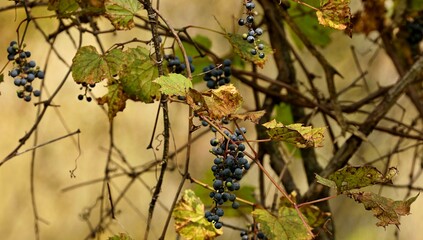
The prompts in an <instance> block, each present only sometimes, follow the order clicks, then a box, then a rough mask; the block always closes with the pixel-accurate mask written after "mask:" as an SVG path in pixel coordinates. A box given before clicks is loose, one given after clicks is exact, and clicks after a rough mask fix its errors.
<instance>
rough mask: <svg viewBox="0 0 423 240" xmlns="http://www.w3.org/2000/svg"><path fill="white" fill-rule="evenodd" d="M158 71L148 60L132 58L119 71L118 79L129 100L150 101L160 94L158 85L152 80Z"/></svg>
mask: <svg viewBox="0 0 423 240" xmlns="http://www.w3.org/2000/svg"><path fill="white" fill-rule="evenodd" d="M158 75H159V74H158V71H157V68H156V66H155V65H154V63H153V62H152V61H150V60H148V61H143V60H140V59H136V60H134V61H133V62H132V63H130V64H129V65H128V66H127V69H125V70H123V71H121V74H120V80H121V83H122V86H123V90H124V91H125V93H126V94H127V95H128V97H129V98H130V99H131V100H134V101H141V102H145V103H151V102H153V100H154V99H158V98H159V96H160V92H159V89H160V85H159V84H157V83H155V82H153V80H154V79H156V78H157V77H158Z"/></svg>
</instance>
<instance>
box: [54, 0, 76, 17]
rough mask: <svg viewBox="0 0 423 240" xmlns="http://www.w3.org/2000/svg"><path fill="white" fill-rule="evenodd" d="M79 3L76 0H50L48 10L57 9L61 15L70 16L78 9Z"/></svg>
mask: <svg viewBox="0 0 423 240" xmlns="http://www.w3.org/2000/svg"><path fill="white" fill-rule="evenodd" d="M78 8H79V4H78V2H77V1H76V0H49V3H48V10H51V11H57V12H58V16H59V17H64V16H68V15H69V14H72V13H73V12H75V11H77V10H78Z"/></svg>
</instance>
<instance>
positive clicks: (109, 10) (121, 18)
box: [104, 0, 141, 30]
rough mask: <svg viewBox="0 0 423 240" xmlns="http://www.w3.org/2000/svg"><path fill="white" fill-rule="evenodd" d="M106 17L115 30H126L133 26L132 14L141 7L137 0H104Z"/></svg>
mask: <svg viewBox="0 0 423 240" xmlns="http://www.w3.org/2000/svg"><path fill="white" fill-rule="evenodd" d="M104 5H105V8H106V17H107V18H108V19H109V20H110V22H111V23H112V24H113V26H114V27H115V29H117V30H128V29H131V28H133V27H134V26H135V24H134V15H135V14H136V13H137V12H138V11H139V10H140V9H141V3H140V2H139V1H138V0H106V2H105V4H104Z"/></svg>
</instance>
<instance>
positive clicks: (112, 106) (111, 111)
mask: <svg viewBox="0 0 423 240" xmlns="http://www.w3.org/2000/svg"><path fill="white" fill-rule="evenodd" d="M107 89H108V92H107V94H106V95H104V96H103V97H101V98H98V99H97V102H98V104H100V105H103V104H105V103H107V106H108V116H109V120H110V121H112V120H113V118H114V117H115V116H116V114H117V112H119V111H123V110H124V109H125V106H126V100H127V99H128V97H127V96H126V94H125V93H124V92H123V88H122V86H121V85H120V84H117V83H114V84H111V85H109V86H108V87H107Z"/></svg>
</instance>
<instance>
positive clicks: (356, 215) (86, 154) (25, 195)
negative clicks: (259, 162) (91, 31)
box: [0, 0, 423, 240]
mask: <svg viewBox="0 0 423 240" xmlns="http://www.w3.org/2000/svg"><path fill="white" fill-rule="evenodd" d="M161 2H162V9H161V11H162V13H163V16H165V17H166V18H167V19H169V20H170V21H171V23H172V25H173V26H174V27H182V26H185V25H189V24H193V23H194V24H195V25H200V26H201V25H202V26H204V25H206V26H207V27H209V28H212V29H219V27H218V24H217V23H216V21H215V20H214V18H213V17H214V16H215V17H216V18H217V19H219V21H220V23H221V24H223V25H224V26H227V27H228V29H232V26H233V25H234V24H233V19H232V16H235V17H236V16H238V14H239V13H238V12H237V11H238V10H237V9H240V8H239V6H237V4H238V5H239V4H240V1H237V4H233V3H227V1H223V0H220V1H217V0H216V1H213V3H212V4H211V3H210V2H209V1H204V2H203V1H198V2H197V1H196V2H195V4H193V3H192V2H190V1H164V0H162V1H161ZM182 2H183V3H182ZM8 4H10V2H6V1H3V2H1V3H0V7H1V6H5V5H8ZM227 6H230V7H227ZM232 6H233V7H232ZM234 10H235V12H234ZM37 13H39V14H44V15H46V14H49V13H48V12H47V11H46V10H37ZM15 14H16V15H15ZM15 18H16V19H18V20H17V21H15ZM22 18H23V12H22V11H19V10H18V11H16V12H15V11H13V10H12V11H8V12H5V13H1V14H0V27H1V29H2V32H1V33H2V38H1V39H0V50H1V49H3V50H2V51H3V54H1V55H0V56H1V58H0V65H1V66H3V64H5V63H6V62H5V60H4V59H5V58H6V54H5V52H6V50H5V49H6V47H7V45H8V43H9V42H10V41H11V40H13V39H16V33H15V29H16V27H17V25H18V23H19V21H20V19H22ZM42 24H43V28H44V29H48V31H49V32H52V31H54V29H55V27H56V26H55V25H52V24H51V23H50V22H49V21H42ZM101 25H102V26H107V27H108V26H109V25H108V23H107V22H102V24H101ZM197 32H199V33H205V32H204V31H199V30H193V31H192V33H193V34H194V35H195V33H197ZM71 33H72V35H73V36H75V37H76V36H77V34H76V32H74V31H71ZM149 36H150V35H149V34H148V33H145V32H141V31H137V30H132V31H129V32H122V33H121V32H119V33H118V35H116V36H114V35H109V36H107V37H105V38H104V45H105V48H108V47H110V46H111V45H112V44H113V43H114V42H119V41H126V40H128V39H132V38H133V37H137V38H141V39H149V38H150V37H149ZM336 36H338V37H339V39H337V41H336V42H335V43H334V44H333V45H331V46H330V47H329V48H327V49H325V50H324V52H325V54H327V56H328V58H329V61H330V62H333V63H336V66H337V68H338V70H339V71H340V72H341V73H342V74H343V75H344V77H345V79H352V78H355V77H356V76H357V75H358V74H357V73H356V72H355V71H351V62H352V58H351V53H350V51H349V45H351V44H354V45H355V46H356V47H357V48H358V50H359V51H361V52H365V51H367V50H369V49H370V51H374V50H375V49H372V47H371V46H369V44H368V43H366V41H364V39H363V38H360V37H357V38H353V39H352V40H349V39H346V38H344V37H342V36H341V35H335V37H336ZM211 39H212V40H213V49H214V50H215V51H216V52H218V53H220V54H225V53H229V51H230V47H229V46H228V44H227V43H226V42H225V40H224V39H223V38H222V37H221V36H219V35H216V34H212V35H211ZM26 42H27V45H28V47H27V49H28V50H31V51H32V58H33V59H35V60H36V61H37V63H38V64H39V65H41V66H44V63H45V56H46V51H47V49H48V45H47V44H45V42H44V40H43V38H42V37H41V35H40V34H39V33H37V32H36V31H35V30H34V28H33V27H31V28H30V30H29V32H28V38H27V39H26ZM84 44H95V42H94V41H93V39H92V38H91V37H89V36H88V35H87V37H86V40H85V41H84ZM346 46H347V47H346ZM56 47H57V49H58V50H59V51H60V52H61V54H63V56H64V57H65V59H67V62H68V63H70V62H71V59H72V57H73V56H74V54H75V51H76V50H75V48H74V47H73V45H72V43H71V42H70V41H69V39H68V37H67V36H66V35H63V36H61V37H59V38H58V42H57V44H56ZM341 50H342V51H341ZM304 54H305V55H307V53H304ZM370 55H371V54H363V55H362V56H361V57H362V61H363V63H367V61H368V59H369V56H370ZM309 59H310V58H309ZM309 65H310V66H313V65H316V64H315V63H314V62H313V61H311V62H310V63H309ZM314 68H315V69H317V66H315V67H314ZM9 69H10V66H9ZM370 70H371V72H370V75H369V79H372V81H373V82H372V83H371V85H372V86H373V87H375V86H377V83H381V84H382V85H383V84H387V82H392V81H395V80H396V75H395V73H394V71H393V67H392V65H391V64H390V62H389V61H388V60H387V59H386V57H385V56H384V55H383V53H380V54H378V56H377V57H376V60H375V61H374V63H373V65H372V66H371V69H370ZM65 71H66V66H64V65H63V64H62V63H61V62H60V61H58V59H56V58H54V57H53V58H52V59H50V61H49V62H48V69H47V74H46V76H47V77H46V80H45V81H46V87H47V90H48V92H50V93H51V92H53V91H54V89H55V87H56V86H57V84H58V82H59V81H61V79H62V78H63V76H64V74H65ZM263 71H265V72H266V73H270V75H273V76H274V75H275V74H276V72H275V71H274V68H273V66H272V64H271V63H269V64H268V65H267V66H266V67H265V69H264V70H263ZM316 71H317V70H316ZM272 73H273V74H272ZM340 81H342V80H340ZM339 84H340V87H341V85H342V83H339ZM97 88H99V87H97ZM15 90H16V89H15V87H14V86H13V84H12V83H11V81H10V79H9V78H8V77H6V82H5V83H2V84H0V91H1V96H0V110H1V111H0V118H1V120H0V139H1V140H0V159H2V158H3V157H5V156H6V155H7V154H8V153H10V151H11V150H12V149H13V148H14V147H15V146H16V145H17V143H18V140H19V138H21V137H22V136H23V135H24V134H25V132H26V131H27V130H28V129H29V128H30V127H31V125H32V123H33V122H34V119H35V114H36V108H35V107H34V106H33V104H28V103H25V102H23V101H20V100H18V99H17V98H16V93H15ZM79 93H80V91H79V87H78V86H77V85H76V84H74V83H73V82H72V80H71V79H68V81H67V82H66V84H65V86H64V88H63V90H62V91H61V92H60V94H59V95H58V96H57V97H56V98H55V101H54V104H57V105H59V107H57V108H50V109H49V110H48V112H47V114H46V116H45V118H44V119H43V121H42V123H41V124H40V127H39V131H38V134H39V143H43V142H46V141H49V140H51V139H54V138H57V137H60V136H63V135H65V134H67V133H68V132H67V130H66V129H69V130H70V131H74V130H76V129H80V130H81V132H82V133H81V134H80V138H79V140H80V146H81V153H82V155H81V157H80V158H79V159H78V169H77V170H76V172H75V175H76V178H70V174H69V170H71V169H73V168H74V161H75V159H76V158H77V156H78V155H79V150H78V146H77V144H76V142H77V138H76V137H73V138H67V139H64V140H61V141H59V142H55V143H52V144H50V145H48V146H45V147H42V148H39V149H38V150H37V153H36V156H37V158H36V162H35V169H36V171H35V197H36V201H37V210H38V213H39V215H40V217H41V218H42V219H44V220H45V221H46V224H44V223H40V227H41V228H40V234H41V239H63V240H66V239H83V238H84V237H85V236H86V235H87V233H88V232H89V229H88V227H87V225H86V223H85V222H83V221H82V220H81V219H80V217H79V214H81V213H82V212H83V211H84V209H86V208H87V207H90V206H92V205H93V204H94V203H95V201H96V197H97V196H98V194H99V193H100V190H101V184H92V185H89V186H85V187H80V188H78V189H75V190H72V191H67V192H63V191H62V190H63V189H64V188H65V187H68V186H71V185H74V184H78V183H83V182H86V181H89V180H92V179H96V178H101V177H102V176H103V172H104V164H105V160H106V151H105V150H104V148H105V147H106V146H108V138H109V137H108V120H107V117H106V115H105V114H104V112H103V110H102V109H101V108H99V107H98V106H97V105H96V104H95V103H87V102H85V101H82V102H81V101H78V100H77V98H76V96H77V95H78V94H79ZM95 94H97V95H100V94H101V90H100V89H96V90H95ZM245 94H249V92H245ZM354 94H360V93H354ZM354 94H352V95H351V96H349V97H351V98H354V97H357V96H354ZM401 101H403V103H404V104H405V105H406V104H407V102H406V100H405V99H402V100H401ZM249 104H251V103H248V102H247V103H246V106H247V107H248V106H252V105H249ZM156 110H157V105H156V104H152V105H146V104H140V103H132V102H129V103H128V105H127V107H126V109H125V111H124V112H123V113H119V114H118V117H117V118H116V121H115V136H116V140H115V142H116V144H117V146H119V147H120V148H121V149H122V150H123V152H124V154H125V156H126V157H127V159H128V161H129V162H130V163H132V164H133V165H141V164H143V163H145V162H147V161H150V160H153V159H154V155H153V154H152V152H151V151H147V150H146V146H147V145H148V142H149V139H150V136H151V134H152V133H151V129H152V126H153V124H154V116H155V113H156ZM409 110H410V111H411V109H408V108H407V111H409ZM399 112H400V110H399V109H397V110H395V111H392V112H391V114H394V115H395V114H398V113H399ZM170 116H171V121H172V128H173V129H172V131H173V134H174V136H175V139H176V142H175V144H176V145H177V146H178V147H179V146H181V145H182V144H183V143H185V142H186V132H187V124H186V122H187V121H186V117H187V109H186V108H185V107H181V106H176V105H175V104H172V106H171V110H170ZM406 117H407V116H406ZM315 124H316V125H319V123H318V122H316V123H315ZM251 129H252V128H251ZM210 137H211V134H208V135H207V136H205V137H203V138H202V139H201V140H200V141H198V142H196V143H194V145H193V153H192V166H191V174H192V175H193V176H194V177H196V178H199V179H201V178H202V176H203V175H204V174H205V173H206V171H208V169H209V166H210V161H211V155H210V156H209V155H208V154H207V148H208V144H207V143H208V139H209V138H210ZM252 137H254V136H252ZM370 139H371V140H372V141H373V142H374V146H369V145H368V144H365V146H364V147H363V148H362V151H361V152H360V154H359V155H360V156H362V157H365V158H367V159H373V158H375V157H377V156H378V152H384V151H386V149H389V148H390V147H391V146H392V145H393V142H394V141H395V139H385V138H381V137H380V135H378V134H373V135H372V136H371V137H370ZM32 142H33V139H30V140H29V141H28V142H27V144H26V145H25V146H24V147H23V148H22V150H24V149H26V148H29V147H31V144H32ZM156 144H157V143H156ZM328 149H329V148H324V149H319V150H318V154H319V156H320V157H321V159H322V162H324V161H325V160H327V159H328V156H329V155H328V154H327V153H326V152H325V151H327V150H328ZM183 157H184V153H183V154H181V155H179V157H178V159H177V161H175V164H180V163H182V162H183ZM410 159H411V155H410V152H406V153H405V154H402V155H400V156H398V158H396V159H395V161H396V162H395V164H394V165H397V167H398V168H399V170H400V175H399V177H398V178H397V179H395V182H402V183H406V182H407V177H408V176H407V174H408V168H409V163H410V161H411V160H410ZM30 161H31V153H26V154H23V155H20V156H18V157H16V158H13V159H12V160H10V161H9V162H8V163H6V164H4V165H3V166H2V167H0V239H11V240H14V239H34V230H33V222H34V219H33V214H32V206H31V198H30V184H29V183H30ZM355 161H356V163H359V160H358V159H356V160H355ZM300 165H301V164H300V162H299V161H296V162H294V163H293V164H292V168H296V170H295V172H296V175H297V176H303V175H302V172H301V167H300ZM254 171H256V169H255V170H254ZM157 175H158V173H157V172H151V173H147V174H145V175H143V176H142V177H141V178H142V180H143V181H145V183H147V185H148V186H149V187H150V188H146V187H145V186H144V185H143V184H142V183H141V182H137V183H136V184H135V185H134V186H133V187H132V188H131V189H130V191H129V192H128V194H127V195H126V196H127V198H126V199H127V201H126V200H125V201H124V202H123V203H122V205H120V207H119V209H120V210H121V211H122V212H121V213H120V214H119V215H118V216H117V220H116V221H115V222H114V223H113V224H112V227H111V230H112V232H114V233H118V232H127V233H128V234H130V235H131V236H132V237H134V238H135V239H142V236H143V231H144V229H145V220H146V216H147V209H148V204H149V202H150V196H151V194H150V192H151V187H153V186H154V185H155V182H156V180H157ZM255 175H256V174H255V173H252V174H249V175H248V178H247V179H246V180H244V181H245V182H248V184H250V185H257V183H256V182H257V180H256V179H257V178H256V176H255ZM179 179H180V177H179V174H178V172H177V171H174V172H172V173H169V174H168V175H166V177H165V182H164V186H165V187H164V189H163V191H162V193H161V195H160V201H161V202H162V203H163V205H165V206H169V205H170V203H171V202H172V200H173V196H174V194H175V191H176V186H177V183H178V182H179ZM126 182H127V180H126V179H119V180H117V181H115V182H114V183H115V185H112V191H114V192H115V193H117V192H118V190H119V189H122V187H123V186H124V184H125V183H126ZM420 183H421V185H422V184H423V181H422V180H421V179H420ZM300 185H301V186H302V189H303V190H305V183H304V182H303V183H302V184H300ZM186 186H187V187H189V186H190V185H189V184H186ZM377 190H378V189H375V191H377ZM382 193H383V194H384V195H385V196H390V197H392V198H395V199H401V198H402V197H403V194H404V191H402V190H394V189H388V188H384V189H383V191H382ZM129 202H130V203H129ZM422 204H423V199H422V198H421V197H420V198H419V199H417V201H416V202H415V203H414V204H413V205H412V208H411V212H412V215H410V216H407V217H403V218H402V219H401V221H402V225H401V231H400V235H399V239H408V240H417V239H420V237H419V236H418V235H419V234H418V230H419V229H418V228H419V227H421V226H423V210H422V209H421V208H420V209H419V206H421V205H422ZM131 205H133V206H131ZM331 205H332V207H333V210H334V220H335V221H336V230H337V233H336V236H337V239H341V240H343V239H351V240H353V239H360V240H361V239H395V238H394V236H393V234H392V233H393V231H394V230H395V229H394V227H388V228H387V229H383V228H376V226H375V225H374V224H375V222H376V220H375V219H374V218H373V217H372V216H371V213H369V212H366V211H364V209H363V207H362V206H361V205H357V204H355V203H354V202H353V201H352V200H350V199H346V198H343V197H339V198H337V199H334V200H331ZM97 216H98V213H97V211H94V212H93V217H94V219H95V218H96V217H97ZM166 216H167V211H166V210H165V209H163V208H162V207H160V206H158V207H157V209H156V213H155V216H154V219H153V222H154V223H155V224H154V225H153V227H154V228H153V231H152V234H150V239H157V237H158V236H159V235H160V233H161V226H162V223H163V222H164V219H165V217H166ZM225 220H226V219H225ZM230 221H232V220H230ZM94 222H95V221H94ZM169 229H170V230H169V234H168V235H167V239H175V237H176V236H175V234H174V233H173V231H172V227H170V228H169ZM227 232H228V233H227V234H225V235H224V236H223V237H221V238H220V239H233V238H237V237H238V236H239V235H238V234H239V233H237V232H230V231H227ZM110 235H112V233H111V232H107V233H106V234H104V236H103V238H102V239H107V236H110Z"/></svg>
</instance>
